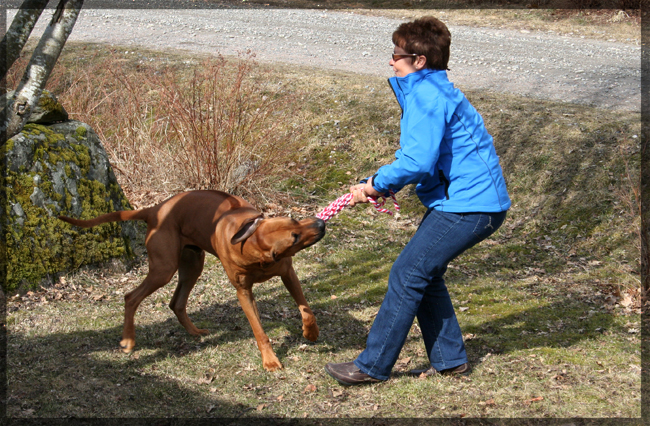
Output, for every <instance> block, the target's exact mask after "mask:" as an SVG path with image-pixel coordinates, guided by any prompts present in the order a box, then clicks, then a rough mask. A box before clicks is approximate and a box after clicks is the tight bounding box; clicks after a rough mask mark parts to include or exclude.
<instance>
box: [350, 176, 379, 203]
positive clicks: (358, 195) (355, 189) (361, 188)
mask: <svg viewBox="0 0 650 426" xmlns="http://www.w3.org/2000/svg"><path fill="white" fill-rule="evenodd" d="M350 192H351V193H352V195H353V197H352V200H350V207H354V206H355V205H356V204H359V203H367V202H368V197H373V198H377V197H379V196H380V195H381V194H380V193H379V192H377V191H375V188H373V187H372V178H370V179H368V182H367V183H360V184H358V185H354V186H351V187H350Z"/></svg>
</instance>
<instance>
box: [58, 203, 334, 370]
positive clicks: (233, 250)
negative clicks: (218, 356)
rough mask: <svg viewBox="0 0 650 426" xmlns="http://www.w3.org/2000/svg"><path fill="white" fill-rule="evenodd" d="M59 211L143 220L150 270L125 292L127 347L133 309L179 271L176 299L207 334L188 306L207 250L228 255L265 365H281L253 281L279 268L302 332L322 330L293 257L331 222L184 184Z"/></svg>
mask: <svg viewBox="0 0 650 426" xmlns="http://www.w3.org/2000/svg"><path fill="white" fill-rule="evenodd" d="M59 219H61V220H64V221H66V222H69V223H71V224H73V225H75V226H79V227H83V228H89V227H91V226H96V225H99V224H102V223H105V222H117V221H124V220H144V221H145V222H147V236H146V239H145V245H146V247H147V252H148V256H149V274H148V275H147V277H146V278H145V279H144V281H143V282H142V284H140V285H139V286H138V287H137V288H136V289H135V290H133V291H131V292H130V293H127V294H126V295H125V296H124V301H125V311H124V332H123V333H122V341H121V342H120V346H121V347H122V350H123V351H124V352H126V353H129V352H131V350H132V349H133V347H134V346H135V327H134V316H135V311H136V310H137V309H138V306H139V305H140V302H142V300H143V299H144V298H145V297H147V296H149V295H150V294H151V293H153V292H154V291H156V290H158V289H159V288H161V287H162V286H164V285H165V284H167V283H168V282H169V281H170V280H171V279H172V277H173V275H174V273H175V272H176V271H178V286H177V287H176V291H175V292H174V296H173V297H172V300H171V302H170V303H169V307H170V308H171V309H172V310H173V311H174V313H175V314H176V317H178V320H179V321H180V323H181V324H182V325H183V326H184V327H185V329H186V330H187V331H188V332H189V333H190V334H192V335H202V334H207V333H208V331H207V330H200V329H198V328H196V326H195V325H194V324H193V323H192V321H191V320H190V319H189V317H188V316H187V313H186V310H185V308H186V306H187V299H188V297H189V295H190V292H191V291H192V288H193V287H194V284H195V283H196V280H197V279H198V278H199V276H200V275H201V272H202V271H203V262H204V260H205V252H206V251H207V252H208V253H211V254H213V255H215V256H217V258H219V259H220V260H221V263H222V265H223V267H224V269H225V271H226V274H227V275H228V278H229V279H230V282H231V283H232V285H233V286H235V288H236V289H237V298H238V299H239V303H240V304H241V306H242V309H243V310H244V313H245V314H246V317H247V318H248V321H249V322H250V325H251V327H252V328H253V334H254V335H255V339H256V340H257V347H258V348H259V350H260V352H261V353H262V364H263V365H264V368H265V369H267V370H269V371H273V370H277V369H279V368H282V364H281V363H280V361H279V360H278V358H277V357H276V356H275V353H274V352H273V349H272V347H271V344H270V342H269V338H268V336H267V335H266V333H264V330H263V329H262V324H261V322H260V314H259V312H258V310H257V306H256V304H255V300H254V299H253V292H252V287H253V284H254V283H260V282H263V281H266V280H268V279H270V278H271V277H274V276H280V277H281V278H282V282H283V283H284V285H285V286H286V287H287V289H288V290H289V293H291V296H293V299H294V300H295V301H296V303H297V304H298V309H300V313H301V314H302V324H303V326H302V329H303V336H305V337H306V338H307V339H309V340H311V341H315V340H316V338H318V326H317V325H316V318H315V317H314V314H313V312H312V311H311V309H310V308H309V306H308V305H307V301H306V300H305V296H304V295H303V293H302V288H301V286H300V281H299V280H298V277H297V276H296V272H295V271H294V269H293V266H292V261H291V257H292V256H293V255H294V254H296V253H297V252H298V251H300V250H302V249H304V248H306V247H309V246H311V245H312V244H314V243H316V242H318V241H319V240H320V239H321V238H322V237H323V235H325V222H323V221H322V220H321V219H318V218H309V219H304V220H302V221H300V222H299V221H297V220H294V219H291V218H288V217H277V218H270V219H264V218H263V217H262V215H261V214H260V213H259V212H258V211H257V210H255V208H254V207H253V206H252V205H251V204H250V203H248V202H246V201H245V200H243V199H242V198H239V197H236V196H233V195H230V194H226V193H225V192H220V191H192V192H184V193H181V194H178V195H175V196H173V197H171V198H170V199H168V200H166V201H164V202H162V203H160V204H158V205H156V206H154V207H150V208H147V209H142V210H131V211H117V212H113V213H108V214H105V215H101V216H99V217H97V218H95V219H91V220H78V219H72V218H69V217H65V216H59Z"/></svg>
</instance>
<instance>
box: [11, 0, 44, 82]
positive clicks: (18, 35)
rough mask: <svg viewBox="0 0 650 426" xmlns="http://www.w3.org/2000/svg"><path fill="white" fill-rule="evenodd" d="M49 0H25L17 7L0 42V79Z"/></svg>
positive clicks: (16, 57) (17, 55)
mask: <svg viewBox="0 0 650 426" xmlns="http://www.w3.org/2000/svg"><path fill="white" fill-rule="evenodd" d="M48 1H49V0H25V1H24V2H23V4H22V5H21V6H20V9H18V12H17V13H16V16H14V20H13V21H12V22H11V26H10V27H9V29H8V30H7V32H6V33H5V35H4V37H3V38H2V42H1V43H0V59H2V58H6V61H2V60H0V79H4V78H5V76H6V75H7V71H9V68H11V66H12V65H13V64H14V62H16V59H18V57H19V56H20V52H21V51H22V50H23V47H25V43H27V39H28V38H29V35H30V34H31V33H32V30H33V29H34V26H35V25H36V21H38V18H40V16H41V13H43V9H45V6H47V3H48Z"/></svg>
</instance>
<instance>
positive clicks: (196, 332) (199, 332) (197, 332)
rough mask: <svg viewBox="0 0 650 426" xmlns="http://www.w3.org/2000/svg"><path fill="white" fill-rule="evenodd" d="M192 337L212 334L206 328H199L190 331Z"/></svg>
mask: <svg viewBox="0 0 650 426" xmlns="http://www.w3.org/2000/svg"><path fill="white" fill-rule="evenodd" d="M190 334H191V335H192V336H206V335H208V334H210V331H209V330H207V329H205V328H197V329H196V330H192V331H190Z"/></svg>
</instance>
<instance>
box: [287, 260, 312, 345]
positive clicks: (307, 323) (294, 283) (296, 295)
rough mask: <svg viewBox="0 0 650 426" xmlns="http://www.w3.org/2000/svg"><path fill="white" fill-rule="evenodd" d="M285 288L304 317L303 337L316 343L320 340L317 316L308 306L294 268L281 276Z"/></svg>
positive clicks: (290, 268) (291, 267)
mask: <svg viewBox="0 0 650 426" xmlns="http://www.w3.org/2000/svg"><path fill="white" fill-rule="evenodd" d="M281 278H282V282H283V283H284V286H285V287H286V288H287V290H289V293H290V294H291V297H293V300H295V301H296V304H297V305H298V309H300V314H301V315H302V335H303V336H305V338H306V339H308V340H310V341H312V342H314V341H316V339H318V334H319V330H318V325H317V324H316V316H314V313H313V312H312V311H311V308H310V307H309V305H308V304H307V300H306V299H305V295H304V294H303V293H302V286H301V285H300V280H298V276H297V275H296V271H294V269H293V266H289V268H288V270H287V272H286V274H284V275H282V276H281Z"/></svg>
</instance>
